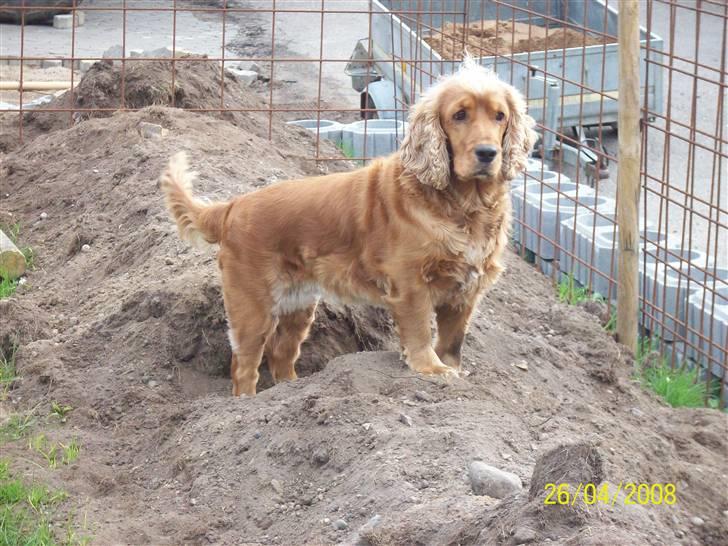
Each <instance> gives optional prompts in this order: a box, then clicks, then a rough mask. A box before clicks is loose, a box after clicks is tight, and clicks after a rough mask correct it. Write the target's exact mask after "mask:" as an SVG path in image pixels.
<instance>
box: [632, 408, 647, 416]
mask: <svg viewBox="0 0 728 546" xmlns="http://www.w3.org/2000/svg"><path fill="white" fill-rule="evenodd" d="M629 411H630V413H631V414H632V415H634V416H635V417H644V416H645V412H644V411H642V410H641V409H639V408H632V409H630V410H629Z"/></svg>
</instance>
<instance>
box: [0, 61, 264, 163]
mask: <svg viewBox="0 0 728 546" xmlns="http://www.w3.org/2000/svg"><path fill="white" fill-rule="evenodd" d="M147 106H175V107H177V108H184V109H189V110H195V111H203V112H206V113H207V114H208V115H212V116H216V117H219V118H223V119H227V120H228V121H230V122H231V123H233V124H238V125H241V124H242V125H244V126H245V129H246V130H247V131H249V132H251V133H254V134H257V135H259V136H264V135H265V136H267V135H268V116H267V114H266V113H264V112H262V111H260V110H263V109H265V108H266V105H265V104H264V103H263V102H262V101H261V100H260V99H259V98H258V97H256V96H255V95H253V94H251V93H249V92H247V90H246V89H245V88H244V87H243V86H242V84H240V82H238V80H237V79H236V78H235V77H234V76H232V75H231V74H229V73H228V72H225V73H224V74H223V73H222V70H221V68H220V65H219V63H217V62H215V61H208V60H207V59H206V58H205V57H199V56H193V55H184V56H182V57H178V58H176V59H175V62H174V63H172V61H171V60H169V61H153V60H145V59H144V60H127V61H126V63H125V65H124V66H123V67H122V65H121V64H120V63H116V64H114V63H112V62H111V61H108V62H107V61H99V62H97V63H94V64H93V65H92V66H91V68H89V70H88V71H87V72H86V73H85V74H84V75H83V77H82V78H81V80H80V81H79V82H78V85H76V87H75V88H74V89H73V91H67V92H66V93H63V94H61V95H59V96H57V97H55V98H54V99H53V100H51V101H50V102H49V103H47V104H44V105H42V106H40V107H38V108H36V109H34V110H32V111H29V112H27V113H26V114H24V115H23V138H24V141H26V142H27V141H29V140H32V139H33V138H35V137H36V136H38V135H41V134H46V133H48V132H51V131H56V130H59V129H65V128H68V127H69V126H70V125H72V124H76V123H79V122H81V121H84V120H86V119H89V118H92V117H109V116H111V115H112V114H113V113H114V112H115V111H117V110H119V109H129V110H138V109H140V108H145V107H147ZM222 108H225V109H226V110H227V111H225V112H222V113H220V110H221V109H222ZM58 109H66V110H67V109H78V110H77V111H73V112H69V111H63V112H57V111H53V110H58ZM231 109H258V110H259V111H249V112H231V111H229V110H231ZM18 124H19V119H18V115H17V114H3V115H0V151H3V150H5V151H9V150H11V149H13V148H14V147H15V146H17V145H18V144H19V141H18ZM278 128H279V126H278V125H276V130H278Z"/></svg>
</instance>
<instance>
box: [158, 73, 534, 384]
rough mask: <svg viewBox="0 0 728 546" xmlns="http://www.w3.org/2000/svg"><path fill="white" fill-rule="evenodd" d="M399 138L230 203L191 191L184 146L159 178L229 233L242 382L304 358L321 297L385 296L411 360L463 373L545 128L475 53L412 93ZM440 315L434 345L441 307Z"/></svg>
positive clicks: (229, 305) (207, 223)
mask: <svg viewBox="0 0 728 546" xmlns="http://www.w3.org/2000/svg"><path fill="white" fill-rule="evenodd" d="M409 123H410V125H409V133H408V134H407V136H406V137H405V139H404V142H403V143H402V146H401V148H400V150H399V151H398V152H396V153H394V154H392V155H390V156H389V157H387V158H385V159H380V160H376V161H374V162H372V163H371V164H370V165H369V166H367V167H365V168H362V169H359V170H357V171H354V172H350V173H340V174H332V175H328V176H321V177H316V178H307V179H304V180H296V181H287V182H281V183H278V184H275V185H272V186H269V187H267V188H263V189H261V190H258V191H256V192H253V193H250V194H247V195H241V196H239V197H236V198H234V199H233V200H232V201H230V202H227V203H218V204H211V205H208V204H203V203H202V202H200V201H197V200H196V199H194V198H193V197H192V195H191V182H192V178H193V175H192V174H191V173H189V172H188V171H187V162H186V159H185V157H184V155H183V154H178V155H176V156H175V157H173V158H172V160H171V161H170V164H169V167H168V169H167V170H166V171H165V172H164V174H163V175H162V178H161V187H162V188H163V190H164V193H165V196H166V203H167V207H168V209H169V211H170V213H171V215H172V217H173V218H174V219H175V221H176V222H177V226H178V228H179V232H180V235H181V236H182V237H183V238H185V239H194V238H195V237H201V238H202V239H204V240H205V241H207V242H208V243H219V245H220V251H219V254H218V262H219V266H220V270H221V271H222V285H223V297H224V301H225V309H226V312H227V317H228V322H229V326H230V331H229V336H230V343H231V345H232V351H233V357H232V364H231V376H232V380H233V394H234V395H236V396H237V395H240V394H248V395H253V394H255V390H256V384H257V382H258V367H259V365H260V362H261V358H262V356H263V354H264V353H265V355H266V357H267V360H268V366H269V367H270V371H271V373H272V375H273V379H274V380H275V381H276V382H278V381H284V380H292V379H295V378H296V372H295V369H294V364H295V362H296V359H297V358H298V355H299V352H300V345H301V343H302V342H303V340H304V339H305V338H306V336H307V334H308V331H309V328H310V326H311V323H312V322H313V319H314V311H315V309H316V304H317V302H318V300H319V298H320V297H322V296H323V297H326V296H327V295H331V296H334V297H337V298H339V299H340V300H342V301H344V302H348V303H369V304H374V305H380V306H385V307H386V308H388V309H389V310H390V311H391V313H392V316H393V318H394V321H395V323H396V325H397V331H398V333H399V337H400V342H401V345H402V347H403V354H404V356H405V357H406V360H407V363H408V364H409V366H410V367H411V368H412V369H413V370H415V371H417V372H420V373H423V374H456V373H457V370H458V369H459V367H460V352H461V347H462V344H463V338H464V336H465V332H466V330H467V327H468V321H469V319H470V316H471V314H472V312H473V309H474V308H475V306H476V305H477V303H478V300H479V297H480V296H481V294H482V293H483V291H484V290H485V289H486V288H487V287H488V286H489V285H491V284H493V283H494V282H495V281H496V279H497V278H498V276H499V275H500V273H501V271H502V270H503V267H502V265H501V254H502V252H503V249H504V248H505V246H506V243H507V240H508V230H509V228H510V223H511V216H510V209H511V206H510V197H509V193H508V192H509V184H508V181H509V180H511V179H512V178H514V177H515V176H516V175H517V174H518V173H519V172H520V171H522V170H523V169H524V168H525V166H526V161H527V157H528V153H529V152H530V150H531V147H532V145H533V142H534V139H535V133H534V132H533V131H532V129H531V127H532V125H533V120H532V119H531V118H530V117H529V116H528V115H527V114H526V105H525V102H524V100H523V99H522V97H521V95H520V94H519V93H518V91H516V90H515V89H514V88H513V87H511V86H510V85H507V84H505V83H503V82H501V81H500V80H499V79H498V78H497V76H495V75H494V74H493V73H491V72H488V71H486V70H485V69H483V68H482V67H480V66H478V65H476V63H475V62H474V61H472V60H471V59H466V60H465V62H464V63H463V66H462V68H461V69H460V70H459V71H458V72H457V73H456V74H454V75H452V76H449V77H447V78H445V79H443V80H441V81H440V82H439V83H438V84H436V85H435V86H434V87H432V88H431V89H430V90H428V91H427V92H426V93H425V94H424V95H423V96H422V97H421V99H420V100H419V102H418V103H417V104H416V105H414V107H413V108H412V110H411V112H410V116H409ZM433 312H434V313H435V316H436V321H437V329H438V336H437V343H436V345H435V347H434V348H433V346H432V338H431V331H430V319H431V316H432V313H433Z"/></svg>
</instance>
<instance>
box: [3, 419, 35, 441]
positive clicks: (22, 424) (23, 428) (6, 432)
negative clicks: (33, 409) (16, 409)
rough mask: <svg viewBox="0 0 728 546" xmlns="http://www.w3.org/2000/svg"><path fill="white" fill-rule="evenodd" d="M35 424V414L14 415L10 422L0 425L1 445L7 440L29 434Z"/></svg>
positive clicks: (18, 438) (17, 438)
mask: <svg viewBox="0 0 728 546" xmlns="http://www.w3.org/2000/svg"><path fill="white" fill-rule="evenodd" d="M34 425H35V417H33V415H31V414H28V415H18V414H16V415H12V416H10V419H8V422H7V423H5V424H4V425H2V426H0V445H2V444H3V443H5V442H12V441H14V440H20V439H21V438H22V437H23V436H25V435H26V434H28V433H29V432H30V431H31V429H32V428H33V426H34Z"/></svg>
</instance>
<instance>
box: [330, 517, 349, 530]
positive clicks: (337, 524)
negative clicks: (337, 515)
mask: <svg viewBox="0 0 728 546" xmlns="http://www.w3.org/2000/svg"><path fill="white" fill-rule="evenodd" d="M334 528H335V529H338V530H339V531H343V530H344V529H348V528H349V524H348V523H346V522H345V521H344V520H343V519H337V520H336V521H335V522H334Z"/></svg>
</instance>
